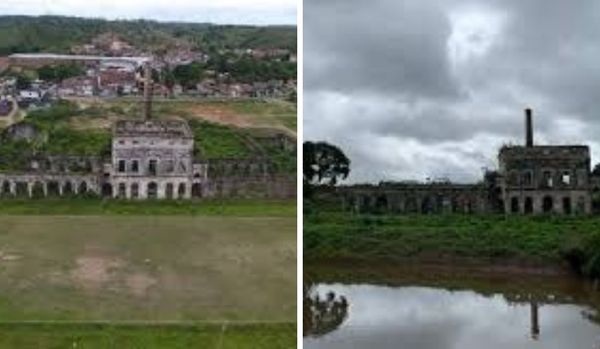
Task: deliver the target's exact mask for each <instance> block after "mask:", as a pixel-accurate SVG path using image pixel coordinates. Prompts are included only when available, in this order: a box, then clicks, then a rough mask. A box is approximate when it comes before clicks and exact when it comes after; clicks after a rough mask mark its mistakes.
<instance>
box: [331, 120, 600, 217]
mask: <svg viewBox="0 0 600 349" xmlns="http://www.w3.org/2000/svg"><path fill="white" fill-rule="evenodd" d="M498 163H499V167H498V171H495V172H490V173H488V175H486V177H485V178H484V179H483V180H482V181H480V182H479V183H473V184H453V183H406V182H395V183H394V182H382V183H380V184H379V185H351V186H340V187H339V188H338V190H337V194H338V195H339V196H341V198H342V202H343V205H344V206H345V207H346V208H347V209H351V210H353V211H356V212H392V213H443V212H465V213H506V214H541V213H556V214H590V213H592V193H593V191H594V188H600V185H596V184H600V181H598V180H595V178H594V177H592V175H591V159H590V149H589V147H588V146H585V145H534V143H533V120H532V113H531V110H530V109H526V110H525V144H524V145H514V146H504V147H502V148H501V149H500V151H499V153H498ZM598 190H599V191H600V189H598Z"/></svg>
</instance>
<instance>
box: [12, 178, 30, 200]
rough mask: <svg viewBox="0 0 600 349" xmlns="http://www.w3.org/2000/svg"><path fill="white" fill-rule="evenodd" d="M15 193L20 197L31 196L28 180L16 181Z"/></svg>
mask: <svg viewBox="0 0 600 349" xmlns="http://www.w3.org/2000/svg"><path fill="white" fill-rule="evenodd" d="M15 194H16V196H18V197H27V196H29V185H28V184H27V182H21V181H19V182H16V183H15Z"/></svg>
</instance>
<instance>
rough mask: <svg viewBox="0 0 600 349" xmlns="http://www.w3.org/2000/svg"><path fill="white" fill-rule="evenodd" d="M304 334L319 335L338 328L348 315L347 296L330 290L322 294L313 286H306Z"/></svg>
mask: <svg viewBox="0 0 600 349" xmlns="http://www.w3.org/2000/svg"><path fill="white" fill-rule="evenodd" d="M303 303H304V304H303V312H304V315H303V318H304V336H313V337H319V336H322V335H325V334H327V333H329V332H332V331H334V330H336V329H337V328H338V327H339V326H340V325H341V324H342V323H343V322H344V320H345V319H346V317H347V316H348V301H347V299H346V297H344V296H342V295H339V296H337V295H336V294H335V292H333V291H328V292H326V293H325V296H324V297H323V296H322V293H320V291H318V290H316V289H315V288H313V287H308V288H306V287H305V292H304V302H303Z"/></svg>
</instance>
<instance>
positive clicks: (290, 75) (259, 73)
mask: <svg viewBox="0 0 600 349" xmlns="http://www.w3.org/2000/svg"><path fill="white" fill-rule="evenodd" d="M208 70H211V71H214V72H216V73H227V74H228V75H229V78H230V79H231V80H232V81H235V82H241V83H252V82H256V81H269V80H293V79H296V75H297V69H296V64H295V63H293V62H289V61H277V60H271V61H267V60H258V59H253V58H250V57H241V58H238V59H229V58H226V57H225V56H218V57H216V58H212V59H209V60H208V62H206V63H201V62H192V63H190V64H185V65H178V66H176V67H175V68H173V69H165V70H164V71H163V72H162V73H161V74H162V79H163V81H164V83H165V84H166V85H167V86H169V85H170V86H173V85H174V84H176V83H177V84H180V85H181V86H183V87H185V88H190V87H194V86H196V84H198V83H199V82H201V81H202V80H203V79H204V78H206V71H208Z"/></svg>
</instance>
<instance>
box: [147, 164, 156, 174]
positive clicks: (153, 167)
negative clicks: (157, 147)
mask: <svg viewBox="0 0 600 349" xmlns="http://www.w3.org/2000/svg"><path fill="white" fill-rule="evenodd" d="M148 174H149V175H150V176H156V160H150V161H149V162H148Z"/></svg>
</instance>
